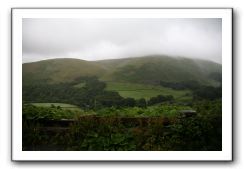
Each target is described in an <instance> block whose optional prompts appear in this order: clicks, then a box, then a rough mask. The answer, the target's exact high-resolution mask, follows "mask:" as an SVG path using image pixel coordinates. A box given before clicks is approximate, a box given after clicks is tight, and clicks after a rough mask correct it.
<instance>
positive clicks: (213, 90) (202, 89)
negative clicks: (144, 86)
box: [160, 74, 222, 100]
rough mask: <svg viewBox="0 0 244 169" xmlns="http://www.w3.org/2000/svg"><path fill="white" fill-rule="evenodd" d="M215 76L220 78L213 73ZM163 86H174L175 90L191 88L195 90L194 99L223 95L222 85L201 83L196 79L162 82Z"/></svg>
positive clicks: (211, 98) (213, 98)
mask: <svg viewBox="0 0 244 169" xmlns="http://www.w3.org/2000/svg"><path fill="white" fill-rule="evenodd" d="M211 76H213V78H218V80H220V79H219V75H218V74H211ZM160 85H161V86H164V87H168V88H172V89H175V90H184V89H189V90H191V91H192V92H193V99H194V100H204V99H206V100H215V99H219V98H221V97H222V85H220V86H219V87H213V86H207V85H201V84H200V83H198V82H196V81H186V82H164V81H161V82H160Z"/></svg>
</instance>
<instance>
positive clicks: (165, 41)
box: [23, 18, 222, 63]
mask: <svg viewBox="0 0 244 169" xmlns="http://www.w3.org/2000/svg"><path fill="white" fill-rule="evenodd" d="M221 25H222V22H221V19H31V18H29V19H27V18H26V19H23V62H32V61H38V60H44V59H51V58H79V59H83V60H103V59H114V58H126V57H138V56H145V55H155V54H164V55H170V56H184V57H190V58H199V59H206V60H212V61H215V62H218V63H221V61H222V59H221V58H222V53H221V51H222V27H221Z"/></svg>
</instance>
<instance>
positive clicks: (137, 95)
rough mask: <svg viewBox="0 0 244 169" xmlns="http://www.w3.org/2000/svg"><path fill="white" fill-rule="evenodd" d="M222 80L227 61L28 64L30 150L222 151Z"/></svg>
mask: <svg viewBox="0 0 244 169" xmlns="http://www.w3.org/2000/svg"><path fill="white" fill-rule="evenodd" d="M221 81H222V80H221V65H219V64H216V63H212V62H208V61H201V60H191V59H186V58H169V57H165V56H164V57H163V56H162V57H161V56H155V57H141V58H131V59H118V60H108V61H97V62H88V61H82V60H77V59H58V60H56V59H54V60H47V61H41V62H36V63H27V64H23V92H22V93H23V97H22V98H23V118H22V119H23V123H22V124H23V128H22V129H23V130H22V132H23V133H22V136H23V137H22V139H23V140H22V143H23V147H22V148H23V150H33V151H35V150H40V151H42V150H49V151H56V150H63V151H83V150H84V151H87V150H88V151H89V150H91V151H98V150H101V151H105V150H109V151H110V150H123V151H191V150H192V151H195V150H197V151H205V150H207V151H208V150H216V151H221V149H222V148H221V147H222V123H221V122H222V115H221V113H222V110H221V107H222V105H221V104H222V102H221V98H222V93H221V91H222V88H221V86H222V84H221ZM181 110H195V111H196V112H197V113H196V114H190V115H189V114H188V115H186V114H182V112H181Z"/></svg>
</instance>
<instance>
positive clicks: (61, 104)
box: [30, 103, 81, 110]
mask: <svg viewBox="0 0 244 169" xmlns="http://www.w3.org/2000/svg"><path fill="white" fill-rule="evenodd" d="M30 104H31V105H33V106H37V107H51V106H52V105H53V106H55V107H58V106H59V107H61V108H62V109H67V110H81V109H80V108H79V107H78V106H75V105H72V104H67V103H30Z"/></svg>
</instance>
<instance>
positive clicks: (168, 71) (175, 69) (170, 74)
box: [96, 56, 221, 84]
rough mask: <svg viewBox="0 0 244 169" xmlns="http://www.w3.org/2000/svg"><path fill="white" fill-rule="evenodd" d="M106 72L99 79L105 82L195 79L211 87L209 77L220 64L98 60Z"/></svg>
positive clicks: (150, 59)
mask: <svg viewBox="0 0 244 169" xmlns="http://www.w3.org/2000/svg"><path fill="white" fill-rule="evenodd" d="M96 63H98V64H99V65H102V66H103V67H104V68H105V69H108V70H109V72H108V73H106V74H105V75H104V76H102V77H101V79H102V80H104V81H117V82H131V83H144V84H158V83H159V81H161V80H162V81H171V82H179V81H187V80H194V81H199V82H201V83H208V84H211V83H212V81H211V80H210V79H209V77H208V75H209V74H210V73H211V72H220V73H221V65H220V64H217V63H214V62H210V61H204V60H193V59H187V58H182V57H167V56H150V57H139V58H126V59H114V60H105V61H97V62H96Z"/></svg>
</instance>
